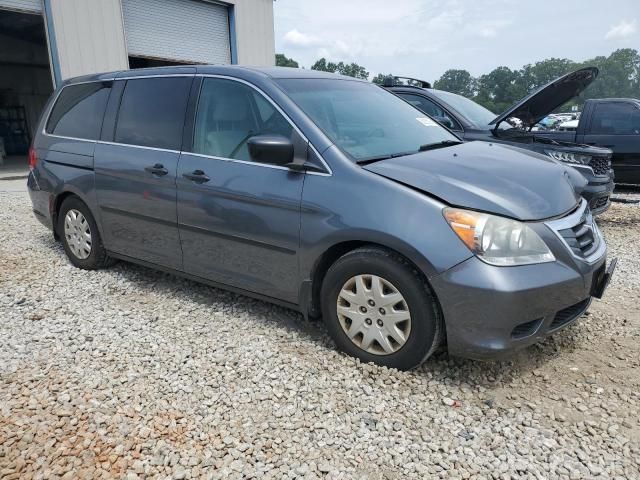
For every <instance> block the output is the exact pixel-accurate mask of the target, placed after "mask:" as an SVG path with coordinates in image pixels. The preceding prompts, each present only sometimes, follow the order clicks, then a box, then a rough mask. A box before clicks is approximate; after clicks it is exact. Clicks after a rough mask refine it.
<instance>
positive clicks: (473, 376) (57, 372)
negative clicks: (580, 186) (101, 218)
mask: <svg viewBox="0 0 640 480" xmlns="http://www.w3.org/2000/svg"><path fill="white" fill-rule="evenodd" d="M3 189H4V190H5V192H4V193H0V340H1V342H0V478H4V479H11V478H55V477H62V478H65V479H68V478H87V479H92V478H112V477H121V478H127V479H134V478H175V479H180V478H200V477H204V478H277V479H280V478H302V477H304V478H330V479H347V478H358V479H395V478H398V479H400V478H402V479H405V478H448V479H449V478H451V479H509V478H536V479H538V478H540V479H542V478H570V479H580V478H602V479H610V478H614V479H635V478H640V424H639V421H638V419H639V418H640V393H639V392H640V373H639V371H640V368H639V367H640V310H639V307H638V292H639V291H640V261H639V258H638V257H639V255H638V254H639V251H640V250H639V249H638V238H637V237H638V234H639V233H640V208H636V207H632V206H629V205H621V204H615V205H614V206H613V207H612V209H611V211H610V212H609V213H608V214H606V215H605V216H604V217H603V218H602V220H601V221H600V224H601V226H602V228H603V230H604V232H605V235H606V236H607V239H608V241H609V244H610V250H611V252H610V255H617V256H618V257H619V259H620V263H619V271H618V272H617V276H616V277H615V279H614V282H613V284H612V286H611V288H610V290H609V292H608V293H607V296H606V297H605V299H604V300H603V301H601V302H595V303H594V304H593V306H592V308H591V313H590V314H588V315H587V316H586V317H585V318H583V319H582V321H580V322H579V323H577V324H576V325H574V326H572V327H570V328H568V329H567V330H565V331H563V332H561V333H559V334H558V335H556V336H555V337H552V338H551V339H548V340H547V341H545V342H544V343H542V344H540V345H538V346H535V347H533V348H530V349H528V350H526V351H524V352H520V353H518V354H517V355H515V356H514V357H513V358H512V359H510V360H508V361H503V362H495V363H480V362H473V361H466V360H459V359H453V358H449V357H448V356H447V354H446V353H445V352H439V353H438V354H436V356H435V357H434V358H432V359H430V360H429V361H428V362H427V363H426V364H425V365H424V366H423V367H422V368H420V369H419V370H417V371H413V372H398V371H395V370H389V369H386V368H381V367H377V366H373V365H363V364H360V363H359V362H358V361H356V360H354V359H352V358H349V357H347V356H344V355H343V354H341V353H338V352H336V351H335V350H334V346H333V344H332V343H331V341H330V340H329V338H328V336H327V335H326V333H325V331H324V329H323V327H322V324H321V323H314V322H305V321H304V320H303V319H302V317H301V316H300V315H298V314H296V313H295V312H292V311H289V310H286V309H283V308H279V307H275V306H272V305H269V304H266V303H263V302H260V301H256V300H252V299H249V298H246V297H243V296H238V295H235V294H230V293H227V292H224V291H221V290H217V289H213V288H209V287H206V286H202V285H199V284H196V283H194V282H191V281H187V280H183V279H179V278H176V277H173V276H170V275H166V274H162V273H158V272H155V271H153V270H149V269H146V268H142V267H137V266H133V265H129V264H124V263H119V264H117V265H116V266H114V267H112V268H110V269H108V270H103V271H99V272H87V271H82V270H78V269H75V268H73V267H71V265H70V264H69V263H68V262H67V260H66V258H65V256H64V253H63V250H62V248H61V246H60V245H59V244H57V243H55V242H54V241H53V239H52V236H51V234H50V233H49V232H48V231H47V230H46V229H45V228H44V227H42V226H40V224H39V223H38V222H37V221H36V220H35V219H34V217H33V215H32V214H31V211H30V201H29V199H28V196H27V194H26V193H25V192H24V191H12V192H6V190H9V188H3V184H2V182H0V192H1V191H2V190H3ZM19 190H21V189H19Z"/></svg>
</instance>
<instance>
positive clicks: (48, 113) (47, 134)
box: [41, 77, 115, 143]
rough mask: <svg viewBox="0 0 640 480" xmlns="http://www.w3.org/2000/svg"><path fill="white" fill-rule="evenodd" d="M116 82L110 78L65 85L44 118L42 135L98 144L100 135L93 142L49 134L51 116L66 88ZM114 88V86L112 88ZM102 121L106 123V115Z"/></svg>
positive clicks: (87, 139)
mask: <svg viewBox="0 0 640 480" xmlns="http://www.w3.org/2000/svg"><path fill="white" fill-rule="evenodd" d="M114 80H115V78H114V77H110V78H103V79H100V80H87V81H84V82H74V83H68V84H66V85H63V86H62V88H60V90H58V93H56V96H55V97H54V99H53V102H51V108H49V111H48V112H47V114H46V116H45V118H43V123H42V131H41V133H42V135H44V136H46V137H52V138H62V139H64V140H77V141H80V142H87V143H98V142H99V141H100V138H99V137H100V135H98V138H97V139H95V140H91V139H89V138H81V137H69V136H66V135H56V134H55V133H49V132H47V125H48V124H49V120H50V118H51V115H52V114H53V109H54V108H56V105H57V104H58V100H60V95H62V92H63V91H64V89H65V88H67V87H74V86H76V85H86V84H89V83H104V82H113V81H114ZM111 88H113V86H112V87H111ZM108 104H109V99H108V98H107V105H108ZM105 111H106V105H105ZM102 121H103V122H104V113H103V114H102ZM100 131H102V126H101V127H100Z"/></svg>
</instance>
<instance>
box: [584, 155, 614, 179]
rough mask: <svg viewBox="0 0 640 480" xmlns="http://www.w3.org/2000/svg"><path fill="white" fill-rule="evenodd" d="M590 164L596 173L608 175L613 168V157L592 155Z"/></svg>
mask: <svg viewBox="0 0 640 480" xmlns="http://www.w3.org/2000/svg"><path fill="white" fill-rule="evenodd" d="M589 166H590V167H591V169H592V170H593V173H595V174H596V175H607V174H608V173H609V170H611V159H610V158H609V157H592V158H591V160H590V161H589Z"/></svg>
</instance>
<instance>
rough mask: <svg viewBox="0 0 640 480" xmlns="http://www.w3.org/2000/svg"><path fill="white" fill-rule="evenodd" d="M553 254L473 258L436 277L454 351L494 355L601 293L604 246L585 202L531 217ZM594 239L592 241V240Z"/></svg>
mask: <svg viewBox="0 0 640 480" xmlns="http://www.w3.org/2000/svg"><path fill="white" fill-rule="evenodd" d="M529 226H530V227H531V228H532V229H534V230H535V231H536V233H537V234H538V235H540V237H541V238H542V239H543V241H544V242H545V243H546V244H547V245H548V246H549V248H550V249H551V251H552V252H553V254H554V256H555V258H556V260H555V261H553V262H548V263H540V264H534V265H522V266H515V267H498V266H493V265H488V264H486V263H485V262H483V261H481V260H480V259H478V258H477V257H471V258H469V259H467V260H465V261H464V262H462V263H460V264H458V265H456V266H454V267H453V268H451V269H449V270H447V271H445V272H443V273H441V274H440V275H437V276H436V277H432V278H431V285H432V287H433V289H434V291H435V293H436V295H437V297H438V299H439V301H440V305H441V308H442V313H443V315H444V320H445V326H446V332H447V344H448V348H449V353H450V354H452V355H456V356H462V357H469V358H475V359H485V358H495V357H499V356H500V355H501V354H503V353H505V352H508V351H510V350H514V349H518V348H522V347H526V346H528V345H531V344H533V343H535V342H537V341H539V340H540V339H541V338H544V337H545V336H547V335H549V334H551V333H553V332H556V331H558V330H560V329H561V328H563V327H565V326H567V325H569V324H571V323H572V322H573V321H574V320H576V319H577V318H578V317H579V316H580V315H581V314H582V313H584V312H585V311H586V309H587V308H588V307H589V304H590V302H591V298H592V297H598V298H599V297H601V296H602V293H603V291H604V289H605V288H606V286H607V284H608V281H609V279H610V278H611V274H612V273H613V272H612V269H613V267H615V261H614V262H612V268H611V269H610V270H606V250H607V249H606V244H605V243H604V238H603V237H602V235H601V233H600V231H599V230H598V228H597V225H596V224H595V222H593V219H592V217H591V215H590V214H589V210H588V208H587V205H586V201H585V200H583V201H582V202H581V204H580V205H579V207H577V208H576V209H575V210H574V211H573V212H571V213H570V214H568V215H566V216H565V217H562V218H558V219H553V220H549V221H546V222H537V223H529ZM590 239H593V241H590Z"/></svg>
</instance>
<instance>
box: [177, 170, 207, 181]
mask: <svg viewBox="0 0 640 480" xmlns="http://www.w3.org/2000/svg"><path fill="white" fill-rule="evenodd" d="M182 176H183V177H184V178H186V179H187V180H191V181H192V182H195V183H206V182H208V181H209V180H211V179H210V178H209V177H208V176H207V174H206V173H204V172H203V171H202V170H194V171H193V172H191V173H183V174H182Z"/></svg>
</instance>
